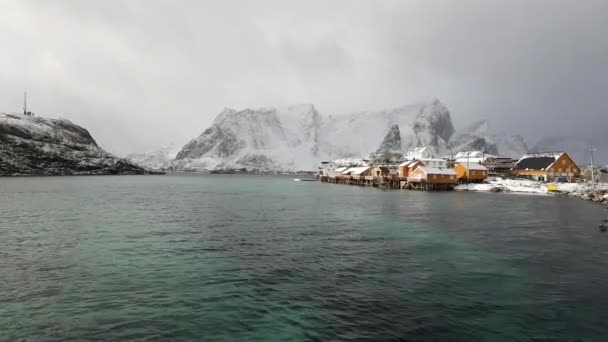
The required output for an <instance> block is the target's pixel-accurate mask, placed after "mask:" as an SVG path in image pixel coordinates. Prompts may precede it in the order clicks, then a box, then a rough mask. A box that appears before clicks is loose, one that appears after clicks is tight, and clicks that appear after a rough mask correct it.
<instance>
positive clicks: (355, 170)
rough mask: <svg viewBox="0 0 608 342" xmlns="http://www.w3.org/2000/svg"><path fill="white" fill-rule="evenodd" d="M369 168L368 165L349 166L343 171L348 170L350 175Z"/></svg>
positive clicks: (360, 172) (358, 173)
mask: <svg viewBox="0 0 608 342" xmlns="http://www.w3.org/2000/svg"><path fill="white" fill-rule="evenodd" d="M369 169H370V167H369V166H361V167H351V168H350V169H348V170H346V171H345V172H350V174H351V175H360V174H362V173H363V172H365V171H367V170H369Z"/></svg>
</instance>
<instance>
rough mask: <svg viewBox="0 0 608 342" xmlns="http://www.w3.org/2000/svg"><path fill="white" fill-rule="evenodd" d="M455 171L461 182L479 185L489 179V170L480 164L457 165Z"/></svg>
mask: <svg viewBox="0 0 608 342" xmlns="http://www.w3.org/2000/svg"><path fill="white" fill-rule="evenodd" d="M454 171H456V177H457V178H458V181H460V182H467V181H470V182H473V183H479V182H483V181H484V180H485V179H486V178H488V168H486V167H485V166H483V165H481V164H478V163H470V162H469V163H456V165H455V166H454Z"/></svg>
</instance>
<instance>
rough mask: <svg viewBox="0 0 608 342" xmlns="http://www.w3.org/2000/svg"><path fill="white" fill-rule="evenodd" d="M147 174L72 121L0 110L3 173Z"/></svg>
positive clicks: (0, 167)
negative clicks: (110, 150) (104, 146)
mask: <svg viewBox="0 0 608 342" xmlns="http://www.w3.org/2000/svg"><path fill="white" fill-rule="evenodd" d="M144 173H146V171H145V170H144V169H143V168H141V167H139V166H135V165H133V164H131V163H130V162H128V161H125V160H124V159H120V158H118V157H116V156H114V155H112V154H110V153H108V152H106V151H104V150H103V149H102V148H100V147H99V146H98V145H97V143H96V142H95V140H94V139H93V137H92V136H91V134H89V132H88V131H87V130H86V129H85V128H83V127H80V126H78V125H75V124H73V123H72V122H70V121H69V120H65V119H49V118H43V117H34V116H26V115H22V114H6V113H0V175H3V176H10V175H101V174H144Z"/></svg>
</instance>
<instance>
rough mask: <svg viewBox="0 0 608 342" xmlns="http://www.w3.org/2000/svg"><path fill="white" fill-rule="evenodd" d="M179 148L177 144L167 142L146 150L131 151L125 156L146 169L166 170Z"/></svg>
mask: <svg viewBox="0 0 608 342" xmlns="http://www.w3.org/2000/svg"><path fill="white" fill-rule="evenodd" d="M179 149H180V148H179V147H178V146H177V145H175V144H169V145H168V146H164V147H161V148H158V149H155V150H152V151H148V152H140V153H131V154H128V155H127V156H126V157H125V158H126V159H128V160H130V161H131V162H133V163H134V164H137V165H139V166H141V167H144V168H146V169H148V170H167V169H170V168H171V162H172V161H173V160H174V159H175V156H177V153H178V152H179Z"/></svg>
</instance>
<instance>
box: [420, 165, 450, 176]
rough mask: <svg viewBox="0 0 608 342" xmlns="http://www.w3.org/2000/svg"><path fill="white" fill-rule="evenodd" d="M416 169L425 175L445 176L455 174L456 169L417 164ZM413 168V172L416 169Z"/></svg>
mask: <svg viewBox="0 0 608 342" xmlns="http://www.w3.org/2000/svg"><path fill="white" fill-rule="evenodd" d="M416 170H421V171H422V172H424V173H426V174H427V175H445V176H455V175H456V171H454V170H452V169H446V168H439V167H428V166H418V167H417V168H416ZM416 170H414V172H415V171H416Z"/></svg>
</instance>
